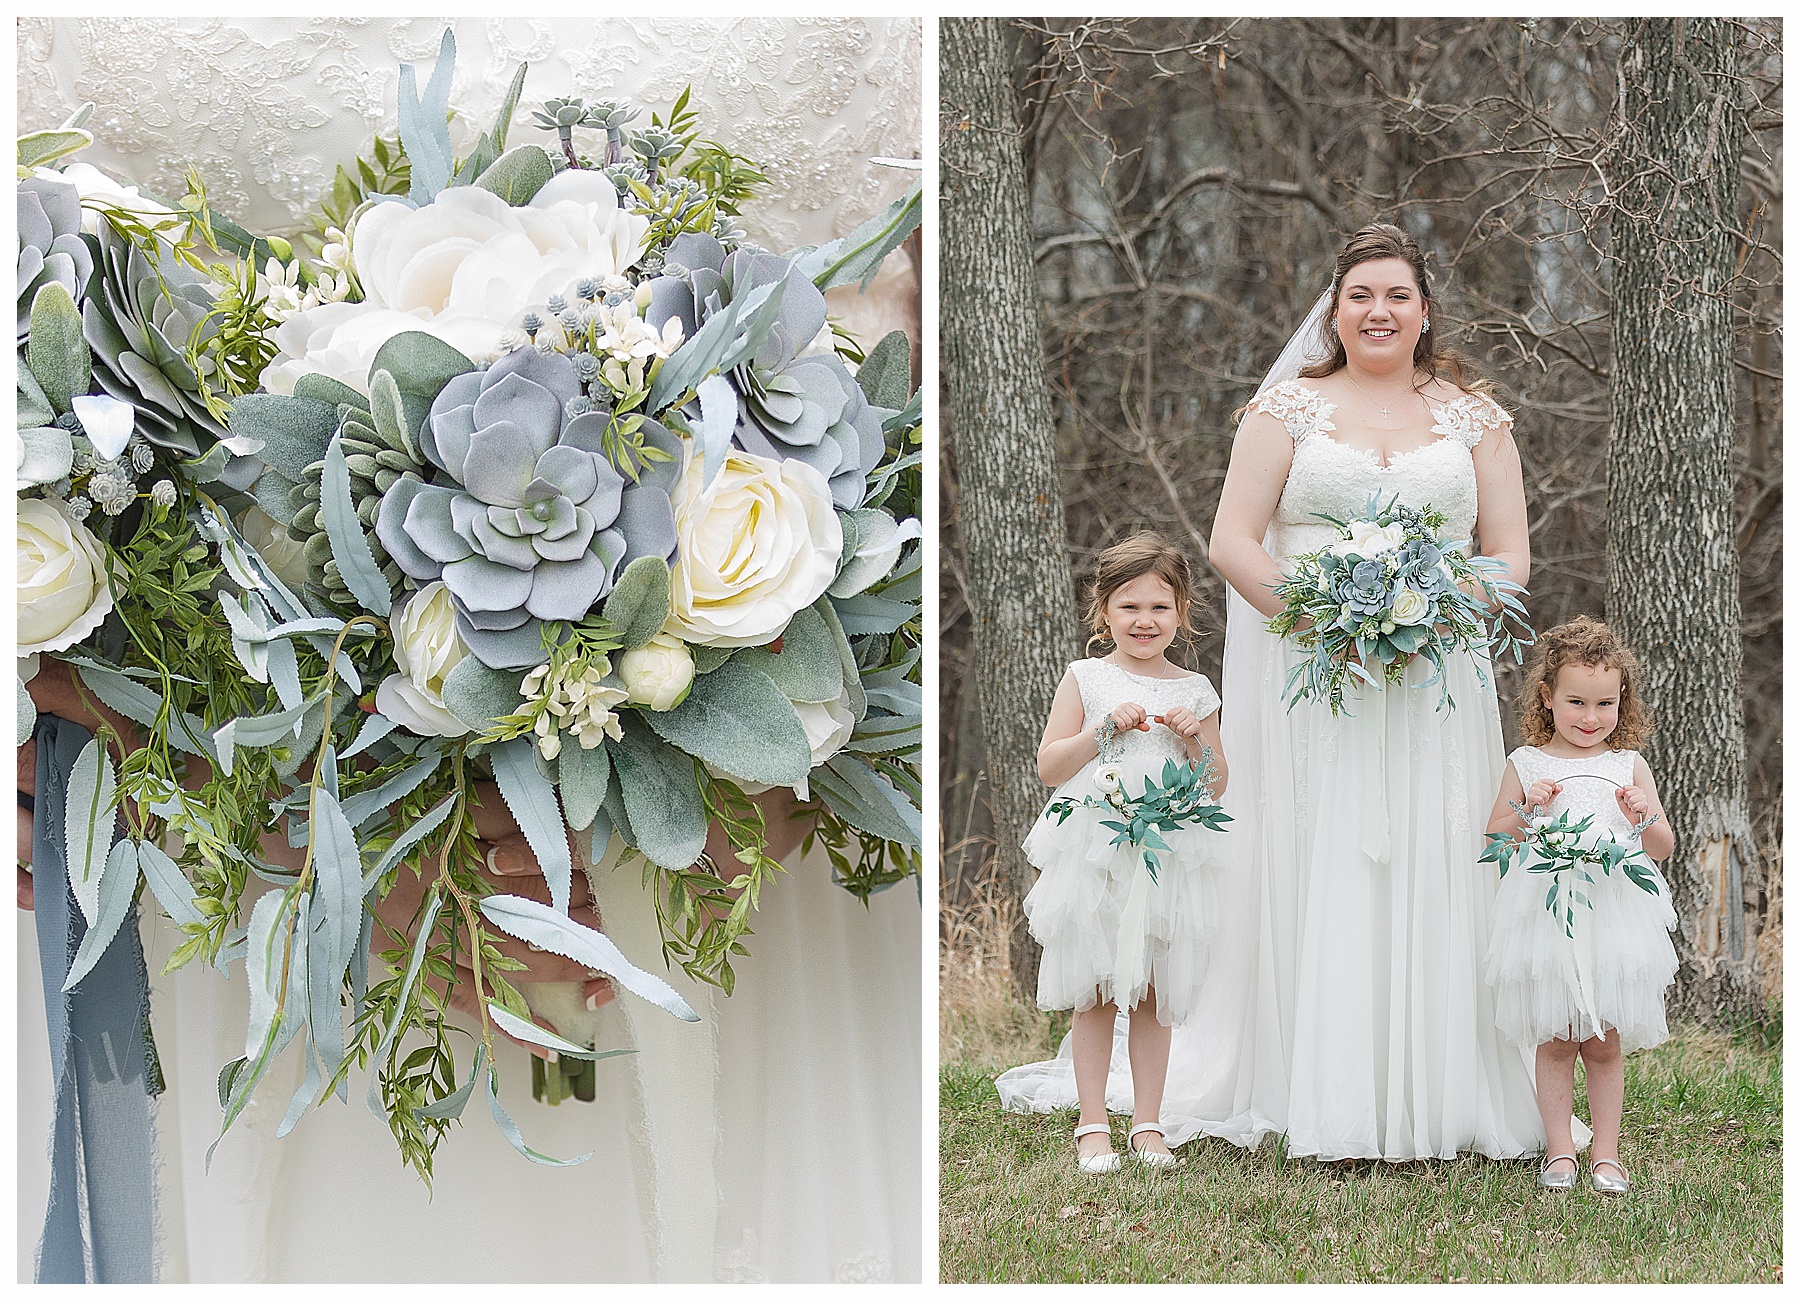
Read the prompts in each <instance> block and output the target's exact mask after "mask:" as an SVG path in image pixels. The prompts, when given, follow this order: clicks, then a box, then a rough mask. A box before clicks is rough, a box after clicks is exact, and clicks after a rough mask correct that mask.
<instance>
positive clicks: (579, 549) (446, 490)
mask: <svg viewBox="0 0 1800 1301" xmlns="http://www.w3.org/2000/svg"><path fill="white" fill-rule="evenodd" d="M580 396H582V392H581V382H580V380H579V378H578V377H577V375H576V372H575V367H574V364H573V363H572V362H570V360H569V359H568V358H567V357H564V356H562V355H560V354H556V353H551V354H547V355H546V354H543V353H539V352H538V351H537V350H536V349H534V348H522V349H520V350H519V351H517V352H514V353H512V354H510V355H509V356H507V357H505V358H503V359H502V360H501V361H499V362H497V363H496V364H495V365H494V366H493V367H492V368H491V369H489V370H487V371H477V372H471V373H469V374H466V375H459V376H457V377H456V378H455V379H453V380H451V381H450V382H449V384H447V385H446V386H445V387H444V389H443V391H442V392H441V393H439V394H438V396H437V399H436V400H435V401H434V402H433V403H432V405H431V412H430V415H429V416H428V417H427V419H426V420H425V422H424V424H423V425H422V426H421V428H420V430H419V444H420V447H421V449H422V450H423V452H424V454H425V457H426V459H427V460H429V461H430V462H431V464H432V465H433V466H435V467H436V468H437V469H438V470H439V471H442V474H441V475H438V476H435V477H436V478H437V480H438V481H437V482H436V483H431V484H427V483H419V482H415V481H414V480H412V479H411V478H402V479H400V480H398V481H396V482H395V483H394V484H393V485H392V486H391V487H390V488H389V490H388V492H387V495H386V496H385V497H383V498H382V503H381V507H380V511H379V514H378V515H377V518H376V524H375V532H376V536H377V537H378V538H379V539H380V541H381V544H382V546H383V547H384V548H386V550H387V553H388V555H389V556H390V557H392V559H393V560H394V562H395V563H396V564H398V565H399V566H400V568H401V569H402V570H404V571H405V572H406V574H407V575H408V576H410V577H411V578H413V579H415V580H418V581H421V582H424V581H429V580H431V579H436V578H442V579H443V581H444V585H445V587H447V588H449V590H450V594H451V596H452V597H453V598H454V599H455V602H456V607H457V627H458V630H459V631H460V632H461V633H462V635H463V639H464V641H466V642H467V643H468V645H469V648H470V650H471V651H473V652H474V654H475V655H476V656H477V657H478V658H479V659H480V660H481V661H482V662H483V663H485V664H487V665H489V666H490V667H494V668H522V667H525V666H527V665H531V664H536V663H539V662H541V661H542V660H543V658H544V654H543V643H542V625H543V624H544V623H545V622H551V621H566V622H575V621H579V620H580V619H582V618H584V617H585V616H586V615H587V614H588V613H589V612H590V611H591V610H592V609H593V608H594V607H595V606H596V605H597V604H598V603H599V601H600V598H601V597H603V596H605V595H606V593H607V592H609V591H610V590H611V589H612V585H613V580H614V578H615V576H616V575H617V573H618V571H619V569H620V567H621V566H622V565H624V564H625V563H626V562H627V561H628V560H629V559H632V558H635V557H634V554H633V553H634V544H636V545H635V550H636V552H637V553H640V554H652V553H655V552H656V551H657V549H658V548H659V547H661V548H663V549H662V550H661V555H662V557H663V558H665V559H666V558H667V556H668V554H669V553H670V552H672V551H673V549H674V544H675V529H674V515H673V511H672V509H671V508H670V506H669V499H668V489H667V486H666V484H664V483H662V482H660V481H658V482H651V481H650V478H649V476H644V479H643V481H641V482H640V483H639V484H638V485H636V486H635V488H634V489H632V490H629V491H628V489H627V484H626V481H625V478H624V476H623V475H621V474H620V473H619V472H618V470H616V469H615V468H614V467H613V466H612V464H611V463H610V462H609V461H608V460H607V458H606V456H605V454H604V450H603V449H604V446H605V443H604V435H605V433H606V430H607V427H608V425H609V423H610V421H611V417H610V415H609V414H606V413H602V412H598V411H583V412H581V413H580V414H576V415H573V416H569V415H566V408H567V407H568V405H569V403H571V402H572V401H574V400H575V399H577V398H578V397H580ZM658 432H659V433H662V434H663V435H664V436H667V435H666V431H661V430H660V427H658ZM446 477H447V478H448V479H449V480H450V481H451V483H450V484H446V483H445V482H444V479H445V478H446ZM628 497H629V498H631V500H630V501H629V502H628V501H627V498H628ZM628 538H629V541H628ZM665 543H666V546H665Z"/></svg>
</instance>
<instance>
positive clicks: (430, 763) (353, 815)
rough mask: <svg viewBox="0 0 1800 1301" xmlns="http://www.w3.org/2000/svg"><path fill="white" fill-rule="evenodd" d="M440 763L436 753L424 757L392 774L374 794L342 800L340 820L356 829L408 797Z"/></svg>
mask: <svg viewBox="0 0 1800 1301" xmlns="http://www.w3.org/2000/svg"><path fill="white" fill-rule="evenodd" d="M442 761H443V755H442V754H441V753H440V752H438V751H435V750H433V751H431V752H429V753H426V754H425V755H424V756H423V757H422V758H420V760H419V762H417V763H415V764H413V765H412V767H410V768H407V769H406V770H405V771H403V772H400V773H396V774H395V775H394V776H392V777H390V778H388V779H387V780H386V781H384V782H383V783H381V785H379V786H377V787H376V788H375V789H374V790H368V791H358V792H357V793H356V794H354V795H352V796H349V797H348V798H347V799H345V800H344V817H345V818H346V819H347V820H348V821H349V823H350V825H351V826H353V827H360V826H362V825H363V823H365V822H367V821H368V820H369V819H370V818H372V817H374V816H375V815H376V814H377V813H379V812H381V811H382V810H383V809H385V808H387V807H388V806H390V805H391V804H393V803H394V802H395V801H396V800H400V799H404V798H405V797H406V796H408V795H411V794H412V793H413V792H414V791H416V790H418V789H419V787H421V786H423V785H424V784H425V782H426V781H427V780H428V779H429V778H430V777H431V774H432V773H434V772H436V771H437V766H438V764H439V763H441V762H442Z"/></svg>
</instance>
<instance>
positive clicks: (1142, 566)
mask: <svg viewBox="0 0 1800 1301" xmlns="http://www.w3.org/2000/svg"><path fill="white" fill-rule="evenodd" d="M1145 574H1155V575H1156V576H1157V577H1158V578H1160V579H1162V580H1163V582H1165V583H1167V584H1168V585H1169V588H1170V590H1171V591H1173V592H1174V593H1175V618H1176V621H1177V626H1178V627H1179V628H1180V635H1181V636H1183V637H1189V638H1191V637H1193V636H1194V625H1193V623H1192V622H1191V621H1190V619H1189V616H1190V615H1191V614H1192V613H1193V611H1194V607H1195V604H1196V598H1195V596H1194V574H1193V570H1192V569H1190V568H1189V567H1188V559H1187V557H1186V556H1184V555H1183V554H1182V553H1181V552H1180V550H1178V549H1177V548H1175V547H1172V546H1170V545H1169V544H1168V543H1167V542H1165V541H1164V540H1163V539H1162V537H1161V535H1159V534H1156V533H1151V532H1148V531H1145V532H1142V533H1134V534H1132V535H1131V536H1130V537H1128V538H1126V539H1125V540H1124V541H1123V542H1116V543H1114V544H1113V545H1112V546H1110V547H1108V548H1107V549H1106V550H1104V551H1102V552H1101V553H1100V561H1099V563H1098V564H1097V565H1096V566H1095V568H1094V578H1093V582H1092V583H1091V584H1090V585H1089V587H1088V609H1087V624H1088V631H1089V632H1091V633H1093V636H1091V637H1089V638H1088V642H1087V644H1088V650H1089V651H1092V650H1093V649H1094V645H1095V643H1096V642H1097V643H1099V644H1100V645H1103V646H1110V645H1112V638H1111V637H1110V636H1109V635H1108V632H1107V627H1106V603H1107V602H1108V601H1110V600H1112V596H1113V593H1114V592H1116V591H1118V590H1119V589H1120V588H1121V587H1123V586H1125V585H1126V584H1127V583H1130V582H1133V581H1135V580H1136V579H1139V578H1142V577H1143V576H1144V575H1145Z"/></svg>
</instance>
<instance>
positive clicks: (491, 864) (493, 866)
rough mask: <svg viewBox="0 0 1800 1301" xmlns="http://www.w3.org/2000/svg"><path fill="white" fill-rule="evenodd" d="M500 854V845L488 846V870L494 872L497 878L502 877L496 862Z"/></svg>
mask: <svg viewBox="0 0 1800 1301" xmlns="http://www.w3.org/2000/svg"><path fill="white" fill-rule="evenodd" d="M499 853H500V846H498V845H489V846H488V852H487V859H486V862H487V870H488V871H490V872H492V873H493V874H494V875H495V876H499V875H500V867H499V864H498V863H496V862H495V861H494V860H495V859H496V858H497V857H498V856H499Z"/></svg>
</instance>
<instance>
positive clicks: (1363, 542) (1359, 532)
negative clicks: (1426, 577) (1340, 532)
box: [1331, 519, 1406, 560]
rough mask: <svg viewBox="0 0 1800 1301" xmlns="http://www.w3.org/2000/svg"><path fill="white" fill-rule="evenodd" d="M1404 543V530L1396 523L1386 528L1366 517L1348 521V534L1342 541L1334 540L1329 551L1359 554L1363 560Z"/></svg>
mask: <svg viewBox="0 0 1800 1301" xmlns="http://www.w3.org/2000/svg"><path fill="white" fill-rule="evenodd" d="M1405 545H1406V530H1405V529H1404V528H1402V527H1401V526H1400V525H1398V524H1389V525H1388V526H1387V527H1386V528H1383V527H1381V526H1380V525H1379V524H1375V523H1372V522H1371V521H1369V520H1366V519H1357V520H1351V521H1350V536H1349V537H1348V538H1347V539H1345V540H1344V541H1342V542H1334V543H1332V545H1331V552H1332V554H1333V555H1338V556H1350V555H1356V556H1361V557H1362V558H1363V559H1364V560H1373V559H1374V558H1375V557H1376V556H1383V555H1386V554H1387V553H1388V552H1390V551H1398V550H1399V549H1400V548H1401V547H1403V546H1405Z"/></svg>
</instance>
